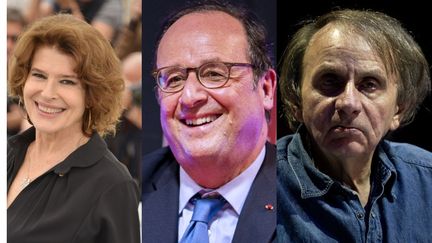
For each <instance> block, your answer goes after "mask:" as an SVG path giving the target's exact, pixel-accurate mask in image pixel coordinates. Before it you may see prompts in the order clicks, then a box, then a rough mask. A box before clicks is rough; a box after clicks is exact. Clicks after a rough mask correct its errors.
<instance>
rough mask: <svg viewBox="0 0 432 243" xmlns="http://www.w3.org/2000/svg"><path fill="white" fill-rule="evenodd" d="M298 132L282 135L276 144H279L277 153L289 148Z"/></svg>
mask: <svg viewBox="0 0 432 243" xmlns="http://www.w3.org/2000/svg"><path fill="white" fill-rule="evenodd" d="M295 137H296V134H290V135H286V136H284V137H281V138H279V139H278V140H277V143H276V146H277V153H278V155H279V153H283V152H285V153H286V151H287V150H288V145H289V144H290V143H291V142H292V141H293V140H294V139H295Z"/></svg>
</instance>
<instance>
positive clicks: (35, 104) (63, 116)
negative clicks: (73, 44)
mask: <svg viewBox="0 0 432 243" xmlns="http://www.w3.org/2000/svg"><path fill="white" fill-rule="evenodd" d="M75 66H76V63H75V61H74V59H73V58H72V57H71V56H69V55H66V54H64V53H62V52H60V51H59V50H57V49H56V48H54V47H49V46H41V47H39V48H38V49H37V50H36V51H35V53H34V56H33V60H32V64H31V68H30V72H29V74H28V76H27V80H26V82H25V85H24V91H23V96H24V104H25V107H26V110H27V113H28V115H29V117H30V120H31V121H32V123H33V125H34V126H35V128H36V130H37V131H38V132H42V133H48V134H55V133H64V132H66V133H76V132H80V133H81V132H82V123H83V120H82V119H83V114H84V110H85V90H84V88H83V84H82V83H81V81H80V80H79V79H78V76H77V74H76V73H75V72H74V68H75Z"/></svg>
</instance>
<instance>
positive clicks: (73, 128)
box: [7, 15, 139, 243]
mask: <svg viewBox="0 0 432 243" xmlns="http://www.w3.org/2000/svg"><path fill="white" fill-rule="evenodd" d="M8 80H9V89H10V93H11V95H14V96H17V97H18V98H19V99H20V101H21V103H22V104H23V105H24V108H25V109H26V111H27V117H28V120H29V122H30V123H31V124H32V125H33V127H32V128H30V129H28V130H27V131H25V132H24V133H22V134H20V135H17V136H15V137H12V138H11V139H9V141H8V164H7V170H8V171H7V176H8V195H7V205H8V211H7V221H8V230H7V237H8V242H10V243H12V242H80V243H81V242H139V221H138V211H137V208H138V195H139V192H138V188H137V185H136V183H135V182H134V181H133V179H132V178H131V176H130V174H129V172H128V171H127V169H126V168H125V167H124V166H123V165H122V164H121V163H120V162H119V161H118V160H117V159H116V158H115V157H114V156H113V155H112V153H111V152H109V150H108V149H107V147H106V144H105V143H104V141H103V140H102V138H101V136H103V135H105V134H108V133H112V132H114V131H115V125H116V123H117V121H118V117H119V116H120V113H121V92H122V90H123V88H124V82H123V80H122V78H121V71H120V63H119V60H118V59H117V57H116V56H115V54H114V51H113V49H112V48H111V46H110V44H109V42H108V41H106V40H105V39H104V37H103V36H102V35H101V34H100V33H98V32H97V31H96V30H95V29H94V28H92V27H91V26H90V25H88V24H87V23H85V22H83V21H80V20H77V19H75V18H74V17H72V16H70V15H56V16H51V17H47V18H44V19H42V20H40V21H38V22H35V23H34V24H33V25H32V26H31V27H30V28H29V29H28V30H27V31H26V32H25V33H23V34H22V36H21V37H20V39H19V41H18V43H17V46H16V49H15V53H14V56H13V58H12V63H11V66H10V70H9V79H8Z"/></svg>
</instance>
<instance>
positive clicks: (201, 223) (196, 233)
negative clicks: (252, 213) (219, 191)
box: [180, 196, 226, 243]
mask: <svg viewBox="0 0 432 243" xmlns="http://www.w3.org/2000/svg"><path fill="white" fill-rule="evenodd" d="M192 200H193V201H195V208H194V211H193V214H192V219H191V221H190V223H189V226H188V227H187V229H186V231H185V233H184V234H183V237H182V238H181V240H180V243H208V242H209V236H208V223H209V222H210V221H211V219H212V218H213V217H214V216H215V215H216V213H217V212H218V211H219V210H220V209H221V208H222V207H223V205H224V204H225V202H226V201H225V199H223V198H222V197H220V196H219V197H218V198H197V199H192Z"/></svg>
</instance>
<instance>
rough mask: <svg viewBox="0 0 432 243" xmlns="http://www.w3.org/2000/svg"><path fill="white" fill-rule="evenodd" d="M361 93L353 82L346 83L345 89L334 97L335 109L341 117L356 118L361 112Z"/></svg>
mask: <svg viewBox="0 0 432 243" xmlns="http://www.w3.org/2000/svg"><path fill="white" fill-rule="evenodd" d="M360 96H361V93H360V92H359V91H358V90H357V88H356V86H355V83H354V82H353V81H350V82H347V84H346V86H345V89H344V90H343V91H342V92H341V93H340V94H339V95H338V96H337V97H336V104H335V108H336V111H337V112H339V113H340V114H341V115H345V116H348V117H352V118H353V116H354V117H355V116H357V115H358V114H359V113H360V111H361V101H360V98H361V97H360Z"/></svg>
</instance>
